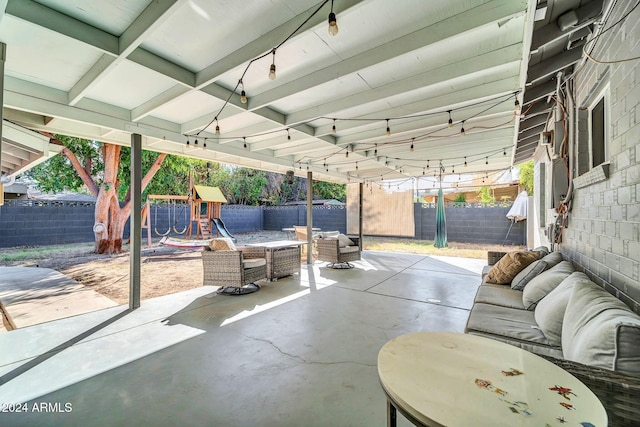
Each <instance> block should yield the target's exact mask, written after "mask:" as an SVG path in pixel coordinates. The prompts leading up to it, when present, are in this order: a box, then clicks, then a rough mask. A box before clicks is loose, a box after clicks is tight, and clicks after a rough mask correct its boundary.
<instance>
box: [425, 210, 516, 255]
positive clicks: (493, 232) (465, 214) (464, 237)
mask: <svg viewBox="0 0 640 427" xmlns="http://www.w3.org/2000/svg"><path fill="white" fill-rule="evenodd" d="M510 207H511V206H507V207H486V208H466V207H447V208H445V217H446V221H447V240H448V241H450V242H468V243H489V244H496V245H501V244H503V243H504V244H505V245H509V246H513V245H518V246H520V245H526V240H527V236H526V233H527V230H526V222H525V221H520V222H517V223H514V224H513V226H512V227H511V231H509V227H510V226H511V220H509V219H508V218H507V213H508V212H509V209H510ZM414 217H415V219H416V235H415V238H416V239H421V240H433V239H434V238H435V234H436V209H435V207H434V205H430V204H421V203H415V204H414ZM507 233H508V237H507Z"/></svg>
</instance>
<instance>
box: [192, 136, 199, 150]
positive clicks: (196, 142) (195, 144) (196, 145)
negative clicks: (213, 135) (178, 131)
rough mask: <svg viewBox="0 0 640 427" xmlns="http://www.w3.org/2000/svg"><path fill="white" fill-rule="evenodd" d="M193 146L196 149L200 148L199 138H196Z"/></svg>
mask: <svg viewBox="0 0 640 427" xmlns="http://www.w3.org/2000/svg"><path fill="white" fill-rule="evenodd" d="M193 146H194V147H195V148H198V138H196V140H195V141H194V142H193Z"/></svg>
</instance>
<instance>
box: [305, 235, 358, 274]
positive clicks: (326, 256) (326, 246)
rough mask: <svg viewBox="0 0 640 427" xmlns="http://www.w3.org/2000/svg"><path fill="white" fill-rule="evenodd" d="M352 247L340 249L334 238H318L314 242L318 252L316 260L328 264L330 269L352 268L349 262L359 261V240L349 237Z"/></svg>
mask: <svg viewBox="0 0 640 427" xmlns="http://www.w3.org/2000/svg"><path fill="white" fill-rule="evenodd" d="M349 239H351V241H353V243H354V244H353V246H346V247H340V243H339V240H338V239H337V238H335V237H328V238H318V239H316V240H315V241H314V243H315V245H316V248H317V250H318V260H320V261H326V262H328V263H329V267H330V268H352V267H353V265H352V264H350V263H349V261H358V260H359V259H360V238H359V237H352V236H349Z"/></svg>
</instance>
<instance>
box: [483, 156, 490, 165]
mask: <svg viewBox="0 0 640 427" xmlns="http://www.w3.org/2000/svg"><path fill="white" fill-rule="evenodd" d="M485 159H486V160H485V161H484V164H485V165H488V164H489V157H488V156H487V157H485Z"/></svg>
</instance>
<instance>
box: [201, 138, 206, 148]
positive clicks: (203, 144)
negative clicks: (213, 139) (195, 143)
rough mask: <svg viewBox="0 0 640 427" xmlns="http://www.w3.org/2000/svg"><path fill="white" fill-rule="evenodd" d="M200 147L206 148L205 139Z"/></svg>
mask: <svg viewBox="0 0 640 427" xmlns="http://www.w3.org/2000/svg"><path fill="white" fill-rule="evenodd" d="M202 148H207V140H206V139H205V140H204V142H203V143H202Z"/></svg>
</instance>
